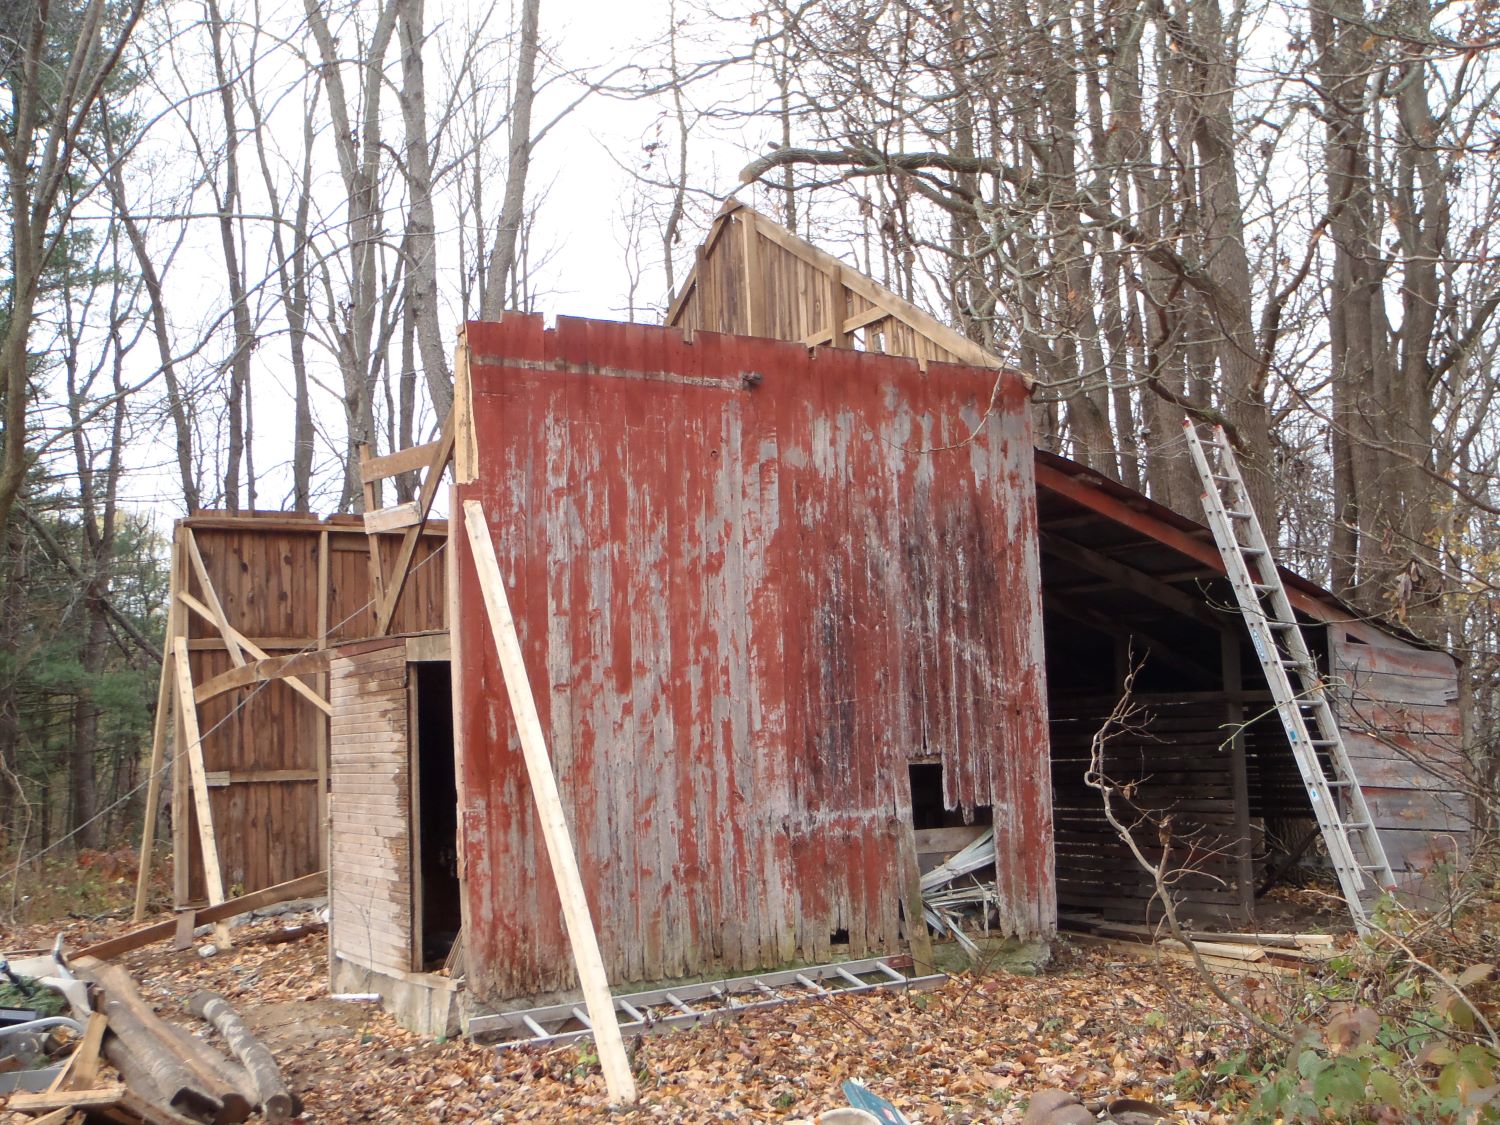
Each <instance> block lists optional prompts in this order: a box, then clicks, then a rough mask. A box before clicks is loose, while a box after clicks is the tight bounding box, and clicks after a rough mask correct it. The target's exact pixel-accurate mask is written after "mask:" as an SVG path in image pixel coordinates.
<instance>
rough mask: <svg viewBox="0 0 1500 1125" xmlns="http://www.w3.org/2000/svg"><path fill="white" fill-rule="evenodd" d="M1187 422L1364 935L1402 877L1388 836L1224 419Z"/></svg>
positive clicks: (1233, 577)
mask: <svg viewBox="0 0 1500 1125" xmlns="http://www.w3.org/2000/svg"><path fill="white" fill-rule="evenodd" d="M1184 427H1185V429H1186V432H1187V437H1188V448H1189V450H1191V451H1192V455H1193V464H1194V465H1195V466H1196V467H1197V469H1198V476H1199V477H1200V478H1201V479H1202V481H1203V510H1204V512H1205V513H1206V514H1207V516H1208V526H1209V527H1210V528H1211V529H1212V530H1213V533H1214V539H1215V541H1216V542H1217V543H1218V545H1219V553H1220V554H1221V555H1222V556H1223V558H1224V568H1225V571H1226V572H1227V573H1228V576H1229V582H1230V585H1231V586H1233V587H1234V594H1235V598H1236V599H1237V600H1238V601H1239V605H1240V613H1241V615H1242V616H1243V617H1244V618H1245V624H1246V625H1247V626H1248V627H1249V629H1250V640H1251V641H1252V642H1253V643H1254V645H1255V654H1256V656H1257V657H1258V658H1259V660H1260V666H1261V668H1262V669H1264V671H1265V674H1266V682H1267V683H1268V684H1270V687H1271V698H1272V699H1274V700H1275V702H1276V710H1277V712H1278V713H1279V714H1280V716H1281V724H1282V726H1283V727H1285V728H1286V736H1287V739H1288V740H1289V741H1290V742H1291V745H1292V755H1293V756H1294V757H1295V758H1296V760H1297V768H1298V769H1299V770H1300V771H1301V773H1302V781H1303V784H1304V785H1306V787H1307V795H1308V797H1309V798H1310V799H1311V801H1312V807H1313V812H1314V814H1315V815H1316V816H1317V818H1318V827H1319V828H1320V829H1321V830H1322V833H1323V841H1324V843H1325V844H1326V845H1327V848H1328V855H1329V858H1330V859H1331V860H1332V861H1333V869H1334V871H1335V872H1337V874H1338V877H1339V886H1340V887H1342V888H1343V891H1344V898H1345V900H1346V901H1347V902H1348V903H1349V913H1350V914H1351V915H1353V917H1354V924H1355V926H1356V927H1357V928H1358V929H1359V931H1360V933H1365V932H1366V931H1367V930H1368V929H1369V927H1370V908H1371V907H1372V906H1373V904H1374V903H1375V901H1376V900H1377V899H1378V898H1379V897H1380V896H1381V895H1382V894H1384V893H1385V892H1386V891H1387V890H1389V889H1391V888H1393V887H1394V886H1395V884H1396V879H1395V876H1394V875H1393V874H1392V873H1391V865H1390V862H1389V861H1388V860H1387V859H1386V855H1385V848H1384V846H1383V845H1382V844H1381V842H1380V833H1379V831H1378V830H1377V829H1376V828H1375V824H1374V821H1373V820H1372V819H1371V817H1370V808H1369V806H1368V805H1367V804H1366V803H1365V796H1364V793H1363V792H1361V790H1360V787H1359V779H1358V778H1356V777H1355V776H1354V771H1353V769H1352V768H1351V767H1350V764H1349V756H1348V754H1347V753H1346V752H1345V750H1344V739H1343V736H1342V734H1340V732H1339V725H1338V721H1337V720H1336V719H1335V717H1334V714H1333V709H1332V708H1331V707H1330V706H1329V703H1328V695H1327V693H1326V691H1325V685H1324V682H1323V678H1322V676H1321V675H1319V673H1318V666H1317V662H1316V661H1315V660H1314V659H1313V657H1312V654H1311V653H1309V652H1308V649H1307V642H1306V641H1305V640H1304V639H1303V637H1302V630H1301V628H1300V627H1299V626H1298V624H1297V618H1296V615H1295V614H1294V613H1293V611H1292V605H1291V602H1290V601H1288V600H1287V596H1286V587H1285V586H1283V585H1282V582H1281V574H1280V572H1279V571H1278V570H1277V569H1276V560H1275V558H1274V557H1272V554H1271V548H1270V545H1269V544H1268V543H1267V542H1266V537H1265V533H1264V532H1263V531H1262V530H1261V526H1260V520H1259V519H1257V518H1256V515H1255V510H1254V508H1253V507H1252V506H1251V504H1250V496H1249V493H1248V492H1247V491H1246V489H1245V480H1244V477H1243V476H1241V475H1240V468H1239V463H1238V462H1237V461H1236V460H1235V456H1234V450H1233V449H1232V448H1230V445H1229V439H1228V437H1227V436H1226V435H1225V433H1224V428H1223V427H1222V426H1215V427H1214V431H1213V436H1212V438H1211V439H1210V440H1207V441H1205V440H1204V439H1203V438H1202V437H1201V436H1200V435H1199V433H1198V429H1197V426H1196V425H1194V423H1193V421H1192V419H1188V420H1187V421H1186V422H1184Z"/></svg>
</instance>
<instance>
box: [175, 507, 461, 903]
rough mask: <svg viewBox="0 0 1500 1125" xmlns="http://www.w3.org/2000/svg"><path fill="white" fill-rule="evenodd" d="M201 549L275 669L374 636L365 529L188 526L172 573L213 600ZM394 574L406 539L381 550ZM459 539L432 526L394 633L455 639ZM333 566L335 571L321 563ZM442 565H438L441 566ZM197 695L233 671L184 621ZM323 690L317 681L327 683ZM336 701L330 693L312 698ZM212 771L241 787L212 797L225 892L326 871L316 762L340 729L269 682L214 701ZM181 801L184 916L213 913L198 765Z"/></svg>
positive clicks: (310, 523)
mask: <svg viewBox="0 0 1500 1125" xmlns="http://www.w3.org/2000/svg"><path fill="white" fill-rule="evenodd" d="M187 529H190V530H191V531H192V533H193V535H194V536H195V537H196V539H197V543H198V549H199V551H200V553H201V554H202V556H203V562H204V568H205V570H206V571H207V572H208V575H209V580H210V582H211V583H212V584H213V586H214V589H215V590H216V591H217V593H218V596H219V600H220V602H221V603H222V604H223V606H224V612H225V616H226V617H227V618H228V620H229V623H230V624H231V625H233V626H234V627H235V628H237V629H238V630H239V631H240V632H241V633H243V634H245V635H246V636H247V637H249V638H250V639H251V640H252V641H254V642H255V643H256V644H257V645H259V646H260V647H261V648H262V649H264V650H265V651H266V652H267V653H268V654H269V655H271V656H285V655H288V654H290V653H294V652H298V651H311V650H313V649H316V648H319V647H320V646H322V645H324V644H329V645H331V644H334V643H338V642H342V641H349V640H357V639H361V638H365V637H369V636H370V635H371V634H372V633H373V632H374V614H373V610H372V609H371V607H370V589H371V586H370V572H369V549H368V545H367V544H368V540H367V537H366V535H365V533H364V529H363V525H362V523H361V522H360V521H359V520H358V519H357V518H355V517H345V518H339V517H335V518H333V519H330V520H327V521H324V520H319V519H316V518H314V517H311V516H309V517H305V518H299V517H297V516H294V515H290V514H287V513H271V514H264V515H236V516H229V515H219V514H205V515H200V516H195V517H192V518H190V519H187V520H184V521H181V522H180V523H179V524H178V530H177V534H176V538H175V541H174V548H173V565H174V566H175V567H177V568H178V574H179V576H180V578H179V580H180V581H182V582H184V583H185V585H186V588H187V590H188V592H189V593H190V594H192V595H193V596H194V597H196V598H198V599H199V600H200V601H203V600H205V598H204V591H203V589H202V584H201V583H200V582H199V580H198V577H197V575H196V573H195V572H194V568H193V567H192V566H190V565H189V563H188V560H187V557H186V549H185V546H184V542H183V532H184V530H187ZM379 538H380V541H381V542H380V547H381V551H382V557H383V558H384V560H385V566H386V570H387V573H389V570H390V568H391V567H392V566H393V565H394V563H395V554H396V551H397V549H398V547H399V544H400V536H399V535H383V536H380V537H379ZM446 538H447V528H446V525H445V524H444V523H442V522H441V521H434V522H433V523H432V524H430V525H429V526H428V528H427V530H426V532H425V533H424V535H423V537H422V539H421V541H420V542H419V544H418V547H417V552H416V556H415V558H414V560H413V563H412V567H413V569H412V572H411V577H410V579H409V580H408V582H407V586H406V591H405V593H404V594H403V595H402V598H401V602H400V605H399V607H398V609H397V612H396V618H395V622H394V624H393V628H392V632H393V633H417V632H425V631H432V630H441V629H443V628H445V627H446V623H445V611H446V600H445V599H446V594H445V582H444V577H445V576H444V569H445V568H444V565H443V560H442V558H441V557H437V558H431V556H433V555H434V554H435V553H438V552H440V551H441V549H442V547H443V545H444V543H445V542H446ZM325 550H326V552H327V556H328V558H327V565H326V569H325V567H324V564H323V561H322V559H321V557H320V556H321V555H322V554H323V553H324V552H325ZM429 559H430V561H429ZM325 574H326V580H327V583H328V585H327V591H326V598H325V599H324V600H325V602H326V608H325V609H324V611H323V612H324V613H325V614H326V625H327V628H326V635H325V630H324V629H323V628H322V626H321V625H320V621H319V609H320V595H319V587H320V585H321V584H322V582H323V581H324V576H325ZM184 617H185V620H186V628H187V637H188V648H189V650H190V664H191V671H192V676H193V683H194V684H195V685H202V684H204V683H206V682H207V681H208V680H210V679H212V678H213V677H214V676H217V675H219V674H220V673H222V672H226V671H228V670H229V669H230V668H231V667H232V664H231V661H230V656H229V653H228V651H227V650H226V648H225V646H224V643H223V641H222V640H221V639H220V637H219V633H218V630H217V629H216V628H215V627H214V626H213V625H212V623H210V622H209V621H206V620H204V619H203V618H202V617H199V616H197V615H196V614H192V613H187V612H186V611H184ZM323 678H324V677H313V678H312V679H314V680H319V681H320V680H322V679H323ZM313 686H314V687H316V688H318V690H320V691H321V690H324V687H325V685H324V684H322V683H321V682H317V683H314V684H313ZM198 721H199V726H200V728H201V729H202V731H203V757H204V768H205V770H206V771H207V772H208V773H210V774H213V773H228V774H230V779H231V783H230V784H228V785H224V786H215V787H213V788H211V789H210V790H209V802H210V806H211V808H212V812H213V818H214V832H215V836H216V838H217V841H218V848H219V862H220V865H221V868H222V870H223V873H224V882H225V885H226V890H227V891H229V892H231V893H232V892H233V891H235V890H243V891H246V892H248V891H253V890H258V889H260V888H261V887H267V886H271V885H273V884H275V883H280V882H284V881H285V880H287V879H293V878H296V877H298V876H300V875H306V874H310V873H311V872H314V871H318V870H320V869H321V868H322V866H323V858H322V856H321V854H320V841H321V837H322V832H321V831H320V828H319V823H318V819H319V801H318V781H317V780H316V777H317V775H318V770H319V762H318V755H319V753H320V749H319V748H320V747H326V736H327V722H328V718H327V717H326V716H325V715H324V714H323V713H322V712H321V711H319V710H318V709H316V708H315V707H314V706H313V705H312V704H310V703H308V702H307V701H306V700H305V699H303V698H302V697H301V696H299V695H298V694H297V693H295V692H294V691H293V690H292V689H291V688H289V687H287V685H286V684H284V683H279V682H270V683H265V684H260V685H257V686H255V687H251V688H243V689H239V690H236V691H232V692H229V693H226V694H224V695H220V696H217V697H215V698H213V699H208V700H205V701H204V702H203V703H201V704H200V705H199V708H198ZM176 760H177V761H179V762H180V763H182V769H181V770H180V771H179V774H178V784H177V785H176V786H175V789H174V797H173V813H174V816H173V848H174V852H175V854H176V855H177V856H184V855H185V856H187V862H186V863H185V864H179V865H178V866H177V868H176V870H177V878H176V887H175V894H176V898H177V900H178V902H179V903H186V902H191V901H201V900H202V898H203V896H204V894H205V888H204V884H203V871H202V853H201V851H200V848H199V843H198V831H197V827H196V817H195V816H194V813H193V808H192V802H191V801H190V800H187V799H186V788H185V786H186V759H185V758H182V757H178V758H177V759H176ZM287 770H294V771H298V772H299V773H300V774H302V775H305V776H306V779H305V780H296V781H288V780H276V781H266V780H260V781H257V780H251V779H252V778H253V777H254V776H255V775H257V774H265V773H267V772H268V771H287Z"/></svg>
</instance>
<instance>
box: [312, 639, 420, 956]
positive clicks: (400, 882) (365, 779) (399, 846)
mask: <svg viewBox="0 0 1500 1125" xmlns="http://www.w3.org/2000/svg"><path fill="white" fill-rule="evenodd" d="M329 680H330V685H329V691H330V699H329V701H330V702H331V703H332V704H333V718H332V721H331V723H330V731H329V774H330V779H331V784H330V789H329V818H328V819H329V830H328V838H329V847H330V850H331V857H330V863H329V876H328V894H329V906H330V912H329V913H330V919H329V921H330V927H329V949H330V951H331V952H332V953H333V954H334V955H336V956H339V957H342V958H344V959H345V960H347V961H352V962H354V963H355V964H357V965H364V966H365V967H367V968H371V969H375V970H377V971H379V972H383V973H388V974H392V975H401V974H404V973H406V972H409V971H411V970H412V969H413V968H414V967H416V966H415V965H414V960H413V959H414V957H415V949H414V945H413V940H412V886H413V872H412V852H411V828H412V824H411V788H412V783H411V745H410V743H411V740H410V730H409V727H410V721H409V720H410V712H409V708H408V700H407V663H406V645H405V643H404V642H401V641H394V642H390V643H386V644H379V645H373V647H370V648H367V649H364V650H363V651H358V650H357V648H349V649H345V650H342V651H341V652H340V653H339V655H337V656H336V657H334V659H333V662H332V665H331V666H330V669H329Z"/></svg>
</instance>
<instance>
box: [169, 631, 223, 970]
mask: <svg viewBox="0 0 1500 1125" xmlns="http://www.w3.org/2000/svg"><path fill="white" fill-rule="evenodd" d="M173 656H174V657H175V658H176V659H175V660H174V661H173V663H174V665H175V669H176V674H177V710H178V715H179V721H180V722H181V723H182V733H183V738H184V739H185V740H186V742H187V760H188V777H189V782H190V784H191V786H192V790H193V812H194V814H195V815H196V816H197V819H198V843H199V846H200V847H201V848H202V851H203V881H204V883H205V884H207V886H208V901H209V903H210V904H211V905H213V906H217V905H219V904H220V903H222V902H223V901H224V873H223V871H221V870H220V868H219V842H218V840H217V839H216V838H215V836H214V814H213V808H212V807H211V806H210V804H209V801H208V778H207V777H206V776H205V770H204V768H203V736H202V734H201V733H200V731H199V729H198V707H197V705H196V704H195V703H194V702H193V676H192V673H191V672H190V671H189V668H188V652H187V640H186V639H185V638H183V637H178V638H177V641H176V645H175V648H174V649H173ZM217 936H218V937H219V939H220V941H221V942H223V943H225V944H228V942H229V929H228V927H226V926H222V925H221V926H220V927H219V933H218V935H217Z"/></svg>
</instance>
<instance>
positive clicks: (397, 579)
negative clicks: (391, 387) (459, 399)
mask: <svg viewBox="0 0 1500 1125" xmlns="http://www.w3.org/2000/svg"><path fill="white" fill-rule="evenodd" d="M453 413H454V412H453V411H452V410H450V411H448V417H447V418H445V419H443V431H442V434H441V436H440V437H439V438H438V440H437V441H435V442H432V443H431V444H432V446H433V450H432V457H431V459H430V460H429V461H428V462H427V475H426V476H425V477H423V478H422V491H421V493H420V494H419V495H418V496H417V501H416V503H417V521H416V522H415V523H414V524H412V525H411V526H410V527H408V528H407V529H406V534H405V536H403V537H402V539H401V549H400V551H398V552H397V553H396V565H395V566H394V567H393V568H392V569H391V576H390V578H389V580H387V582H386V586H385V592H384V593H383V594H382V595H381V597H380V598H379V600H378V601H377V602H376V611H375V635H376V636H377V637H383V636H385V635H386V634H387V633H389V632H390V631H391V622H392V621H393V620H394V619H395V617H396V606H397V605H398V604H399V603H400V601H401V591H402V590H404V589H406V579H407V577H408V575H410V573H411V560H412V556H413V555H414V554H415V553H416V550H417V540H419V539H420V538H421V537H422V526H423V524H425V523H426V522H427V516H428V514H429V513H430V512H431V511H432V502H433V500H435V499H436V498H437V490H438V484H439V482H440V481H441V480H442V479H443V470H444V469H445V468H446V467H447V465H448V461H449V459H450V458H451V457H452V456H453V440H454V420H453ZM376 542H377V541H376V540H374V539H371V541H370V550H372V551H373V550H375V544H376Z"/></svg>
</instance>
